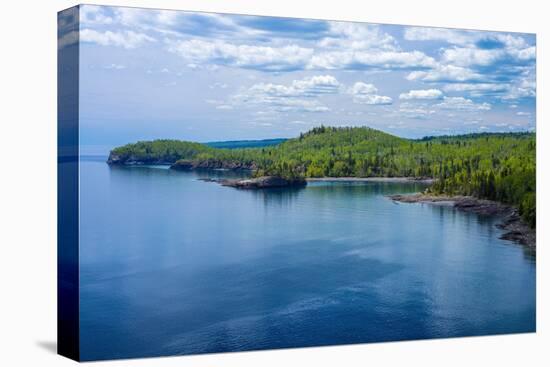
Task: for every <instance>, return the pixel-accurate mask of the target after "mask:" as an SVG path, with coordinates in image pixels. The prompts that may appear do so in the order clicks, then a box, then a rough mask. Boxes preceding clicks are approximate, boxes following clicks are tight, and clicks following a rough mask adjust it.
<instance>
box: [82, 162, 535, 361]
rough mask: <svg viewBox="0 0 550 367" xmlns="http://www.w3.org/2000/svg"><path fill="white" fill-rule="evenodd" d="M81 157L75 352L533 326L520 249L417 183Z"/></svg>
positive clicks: (130, 352)
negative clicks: (227, 180) (226, 178)
mask: <svg viewBox="0 0 550 367" xmlns="http://www.w3.org/2000/svg"><path fill="white" fill-rule="evenodd" d="M226 174H228V173H223V172H222V173H220V172H211V173H200V174H197V173H184V172H174V171H171V170H168V169H166V167H133V168H125V167H109V166H108V165H107V164H105V162H104V159H83V160H82V162H81V170H80V175H81V184H80V198H81V209H80V210H81V217H80V223H81V228H80V261H81V270H80V281H81V289H80V317H81V323H80V328H81V329H80V330H81V331H80V332H81V348H82V349H81V356H82V358H83V359H84V360H91V359H111V358H130V357H145V356H161V355H171V354H191V353H209V352H227V351H242V350H256V349H271V348H287V347H306V346H321V345H334V344H348V343H364V342H381V341H396V340H409V339H424V338H439V337H455V336H472V335H488V334H503V333H520V332H532V331H535V313H536V311H535V265H536V264H535V260H534V258H533V257H532V256H531V255H529V254H528V253H526V252H525V251H524V250H523V248H522V247H520V246H517V245H515V244H513V243H511V242H508V241H504V240H500V239H499V236H500V235H501V233H502V232H501V231H500V230H499V229H498V228H496V227H495V226H494V224H495V223H496V219H495V218H483V217H479V216H477V215H475V214H466V213H462V212H458V211H455V210H453V209H452V208H449V207H444V206H430V205H421V204H396V203H393V202H392V201H391V200H389V199H387V198H386V197H385V195H387V194H392V193H407V192H415V191H418V190H421V189H422V188H423V186H422V185H420V184H397V183H313V184H310V185H308V186H307V187H306V188H304V189H298V190H296V189H293V190H289V189H272V190H265V191H243V190H236V189H233V188H229V187H222V186H220V185H218V184H216V183H210V182H202V181H199V180H197V178H198V176H199V175H200V176H202V177H206V176H209V175H226Z"/></svg>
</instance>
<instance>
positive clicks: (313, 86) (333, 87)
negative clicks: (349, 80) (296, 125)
mask: <svg viewBox="0 0 550 367" xmlns="http://www.w3.org/2000/svg"><path fill="white" fill-rule="evenodd" d="M340 88H341V84H340V83H339V82H338V80H336V78H334V77H333V76H331V75H317V76H312V77H309V78H304V79H299V80H294V81H292V83H290V84H288V85H284V84H274V83H257V84H254V85H252V86H251V87H250V88H248V89H247V90H245V91H243V92H241V93H238V94H236V95H234V96H232V97H231V98H230V102H229V103H226V104H231V105H239V106H243V107H250V106H261V107H262V108H265V109H267V110H268V111H272V112H326V111H329V110H330V109H329V108H328V107H327V106H325V105H323V104H322V103H321V102H320V101H319V98H318V97H319V96H322V95H327V94H337V93H339V91H340Z"/></svg>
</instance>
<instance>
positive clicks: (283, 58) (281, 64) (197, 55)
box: [168, 39, 313, 71]
mask: <svg viewBox="0 0 550 367" xmlns="http://www.w3.org/2000/svg"><path fill="white" fill-rule="evenodd" d="M168 50H169V51H171V52H174V53H175V54H177V55H179V56H181V57H182V58H184V59H186V60H188V61H190V62H191V63H192V64H200V63H214V64H218V65H226V66H234V67H241V68H245V69H247V68H249V69H257V70H264V71H285V70H296V69H302V68H304V67H305V65H306V64H307V62H308V61H309V59H310V58H311V55H312V54H313V49H310V48H303V47H299V46H297V45H287V46H282V47H268V46H252V45H234V44H232V43H227V42H223V41H203V40H199V39H193V40H186V41H175V42H169V48H168Z"/></svg>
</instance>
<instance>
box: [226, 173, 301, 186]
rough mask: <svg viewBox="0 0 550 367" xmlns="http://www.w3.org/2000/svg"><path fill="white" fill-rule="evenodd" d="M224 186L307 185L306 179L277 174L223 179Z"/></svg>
mask: <svg viewBox="0 0 550 367" xmlns="http://www.w3.org/2000/svg"><path fill="white" fill-rule="evenodd" d="M220 183H221V184H222V185H223V186H230V187H236V188H238V189H267V188H273V187H296V186H305V185H307V182H306V181H305V180H304V179H286V178H282V177H277V176H262V177H256V178H250V179H244V180H223V181H220Z"/></svg>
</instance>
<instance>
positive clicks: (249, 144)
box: [205, 138, 288, 149]
mask: <svg viewBox="0 0 550 367" xmlns="http://www.w3.org/2000/svg"><path fill="white" fill-rule="evenodd" d="M287 140H288V139H283V138H280V139H263V140H229V141H213V142H209V143H205V145H208V146H209V147H212V148H218V149H239V148H263V147H270V146H273V145H279V144H281V143H283V142H285V141H287Z"/></svg>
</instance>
